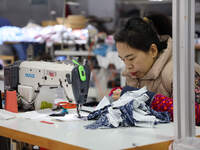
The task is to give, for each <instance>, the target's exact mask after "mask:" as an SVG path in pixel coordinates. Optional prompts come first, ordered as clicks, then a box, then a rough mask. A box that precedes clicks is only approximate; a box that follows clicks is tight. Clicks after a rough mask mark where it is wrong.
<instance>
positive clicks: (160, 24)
mask: <svg viewBox="0 0 200 150" xmlns="http://www.w3.org/2000/svg"><path fill="white" fill-rule="evenodd" d="M147 18H148V19H150V20H151V21H152V22H153V25H154V26H155V28H156V31H157V33H158V34H159V35H169V36H171V37H172V21H171V19H170V18H169V17H168V16H166V15H164V14H161V13H153V14H151V15H149V16H147Z"/></svg>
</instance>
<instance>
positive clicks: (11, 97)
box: [5, 90, 18, 113]
mask: <svg viewBox="0 0 200 150" xmlns="http://www.w3.org/2000/svg"><path fill="white" fill-rule="evenodd" d="M5 109H6V110H7V111H11V112H14V113H17V112H18V105H17V93H16V90H7V91H6V103H5Z"/></svg>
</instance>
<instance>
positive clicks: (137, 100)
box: [86, 88, 170, 129]
mask: <svg viewBox="0 0 200 150" xmlns="http://www.w3.org/2000/svg"><path fill="white" fill-rule="evenodd" d="M146 92H147V90H146V88H142V89H140V90H137V91H127V92H126V93H124V94H123V95H122V96H121V97H120V98H119V100H117V101H115V102H113V103H110V105H106V106H104V107H103V108H102V107H101V109H98V110H96V111H94V112H92V113H90V114H89V115H88V117H87V118H88V120H92V119H96V120H97V121H95V122H94V123H92V124H90V125H87V126H86V128H87V129H97V128H116V127H130V126H140V127H153V126H154V125H155V124H157V123H168V122H170V116H169V114H168V112H156V111H154V110H151V109H150V107H149V106H148V105H146V103H145V102H146V101H148V100H149V98H150V97H149V96H148V95H147V94H146ZM104 101H106V100H105V98H104ZM108 102H110V101H109V100H107V101H106V103H108ZM101 106H103V105H102V104H101Z"/></svg>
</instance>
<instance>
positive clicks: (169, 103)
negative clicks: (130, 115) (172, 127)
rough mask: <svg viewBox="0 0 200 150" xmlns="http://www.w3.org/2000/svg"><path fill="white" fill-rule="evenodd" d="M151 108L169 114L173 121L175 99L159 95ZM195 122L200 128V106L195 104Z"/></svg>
mask: <svg viewBox="0 0 200 150" xmlns="http://www.w3.org/2000/svg"><path fill="white" fill-rule="evenodd" d="M151 108H152V109H153V110H155V111H158V112H165V111H167V112H169V114H170V117H171V120H172V121H173V99H172V98H169V97H166V96H163V95H161V94H157V95H155V97H154V100H153V101H152V103H151ZM195 122H196V125H198V126H200V104H198V103H197V102H195Z"/></svg>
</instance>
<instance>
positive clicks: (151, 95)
mask: <svg viewBox="0 0 200 150" xmlns="http://www.w3.org/2000/svg"><path fill="white" fill-rule="evenodd" d="M135 90H139V88H135V87H131V86H125V87H123V88H122V92H121V95H123V94H124V93H126V92H127V91H135ZM146 94H147V95H148V96H149V100H148V101H146V102H145V103H146V104H147V105H148V106H150V103H151V101H152V100H153V98H154V95H155V93H154V92H151V91H147V92H146Z"/></svg>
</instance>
